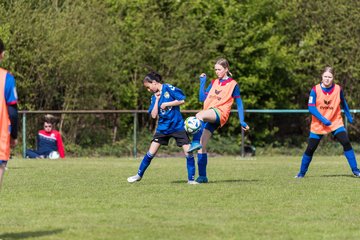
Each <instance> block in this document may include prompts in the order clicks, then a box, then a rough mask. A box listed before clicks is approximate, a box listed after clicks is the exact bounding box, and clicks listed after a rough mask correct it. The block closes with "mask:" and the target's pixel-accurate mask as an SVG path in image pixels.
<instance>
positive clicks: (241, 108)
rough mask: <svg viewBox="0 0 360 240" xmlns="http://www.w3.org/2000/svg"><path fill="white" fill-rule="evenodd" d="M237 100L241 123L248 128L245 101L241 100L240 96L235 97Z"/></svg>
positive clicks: (245, 128) (244, 127)
mask: <svg viewBox="0 0 360 240" xmlns="http://www.w3.org/2000/svg"><path fill="white" fill-rule="evenodd" d="M235 101H236V105H237V110H238V116H239V120H240V125H241V127H242V128H243V129H244V130H248V129H249V126H248V125H247V123H246V122H245V121H244V106H243V102H242V100H241V98H240V97H237V98H235Z"/></svg>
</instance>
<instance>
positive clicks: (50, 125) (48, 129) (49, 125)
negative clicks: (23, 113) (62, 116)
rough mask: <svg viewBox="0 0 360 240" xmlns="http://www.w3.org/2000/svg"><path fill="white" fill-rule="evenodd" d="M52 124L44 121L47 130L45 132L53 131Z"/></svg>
mask: <svg viewBox="0 0 360 240" xmlns="http://www.w3.org/2000/svg"><path fill="white" fill-rule="evenodd" d="M52 127H53V126H52V124H51V123H47V122H46V123H44V130H45V132H51V130H52Z"/></svg>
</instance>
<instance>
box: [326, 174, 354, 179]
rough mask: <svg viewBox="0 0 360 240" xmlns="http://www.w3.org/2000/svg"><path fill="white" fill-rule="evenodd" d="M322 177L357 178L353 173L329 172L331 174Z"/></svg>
mask: <svg viewBox="0 0 360 240" xmlns="http://www.w3.org/2000/svg"><path fill="white" fill-rule="evenodd" d="M320 177H350V178H355V177H354V176H353V175H351V174H329V175H321V176H320Z"/></svg>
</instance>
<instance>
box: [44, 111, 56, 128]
mask: <svg viewBox="0 0 360 240" xmlns="http://www.w3.org/2000/svg"><path fill="white" fill-rule="evenodd" d="M56 121H57V118H56V117H55V116H54V115H52V114H46V115H45V116H44V122H47V123H51V124H53V125H54V124H55V123H56Z"/></svg>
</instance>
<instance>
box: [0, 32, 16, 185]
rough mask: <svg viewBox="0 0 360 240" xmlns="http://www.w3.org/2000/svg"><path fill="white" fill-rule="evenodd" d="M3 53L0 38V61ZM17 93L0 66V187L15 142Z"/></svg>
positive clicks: (11, 79) (3, 47) (9, 76)
mask: <svg viewBox="0 0 360 240" xmlns="http://www.w3.org/2000/svg"><path fill="white" fill-rule="evenodd" d="M4 55H5V45H4V43H3V41H2V40H1V39H0V62H1V60H2V59H3V58H4ZM17 121H18V112H17V93H16V87H15V79H14V77H13V76H12V75H11V74H10V73H9V72H8V71H6V70H5V69H3V68H0V187H1V184H2V179H3V176H4V172H5V168H6V165H7V162H8V160H9V158H10V147H15V145H16V144H17Z"/></svg>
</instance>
